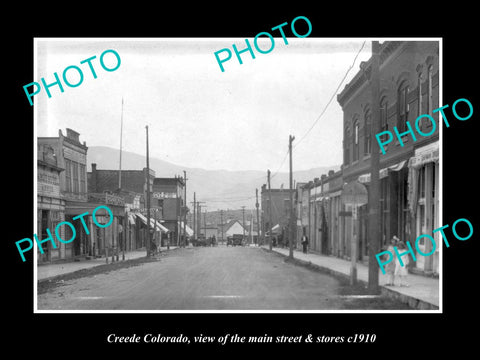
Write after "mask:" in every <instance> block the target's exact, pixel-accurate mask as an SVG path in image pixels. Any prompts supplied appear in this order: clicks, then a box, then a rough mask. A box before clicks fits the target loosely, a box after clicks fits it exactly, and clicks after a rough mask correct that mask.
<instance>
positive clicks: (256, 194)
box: [255, 189, 260, 244]
mask: <svg viewBox="0 0 480 360" xmlns="http://www.w3.org/2000/svg"><path fill="white" fill-rule="evenodd" d="M255 199H256V202H255V207H256V208H257V244H258V243H259V242H260V214H259V212H258V189H255Z"/></svg>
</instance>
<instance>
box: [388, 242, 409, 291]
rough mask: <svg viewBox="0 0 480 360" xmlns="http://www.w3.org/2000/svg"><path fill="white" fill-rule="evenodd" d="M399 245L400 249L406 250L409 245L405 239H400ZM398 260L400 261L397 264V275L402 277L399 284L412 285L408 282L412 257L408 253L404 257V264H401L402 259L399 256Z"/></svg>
mask: <svg viewBox="0 0 480 360" xmlns="http://www.w3.org/2000/svg"><path fill="white" fill-rule="evenodd" d="M397 247H398V249H399V250H405V249H406V248H407V245H406V244H405V243H404V242H403V241H399V243H398V245H397ZM396 261H397V262H398V263H397V264H396V266H395V276H397V277H398V278H400V281H399V285H400V286H410V285H409V284H408V283H407V275H408V269H407V265H408V264H409V262H410V258H409V257H408V255H407V256H405V257H404V258H402V262H403V266H401V265H400V261H399V259H398V257H397V259H396ZM392 285H393V284H392Z"/></svg>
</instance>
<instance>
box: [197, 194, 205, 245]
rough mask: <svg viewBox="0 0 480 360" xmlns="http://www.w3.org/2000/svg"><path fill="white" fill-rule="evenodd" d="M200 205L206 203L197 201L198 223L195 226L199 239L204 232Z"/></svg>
mask: <svg viewBox="0 0 480 360" xmlns="http://www.w3.org/2000/svg"><path fill="white" fill-rule="evenodd" d="M200 204H205V202H204V201H197V223H196V224H195V226H197V237H199V236H200V233H201V230H202V205H200Z"/></svg>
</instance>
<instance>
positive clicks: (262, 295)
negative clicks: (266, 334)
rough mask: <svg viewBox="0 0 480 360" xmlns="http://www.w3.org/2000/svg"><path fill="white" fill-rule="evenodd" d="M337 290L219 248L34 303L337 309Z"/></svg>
mask: <svg viewBox="0 0 480 360" xmlns="http://www.w3.org/2000/svg"><path fill="white" fill-rule="evenodd" d="M342 286H343V285H342V284H341V283H340V281H339V280H337V279H336V278H334V277H332V276H330V275H326V274H322V273H319V272H315V271H312V270H309V269H306V268H303V267H301V266H296V265H294V264H292V263H288V262H285V261H284V258H282V257H280V256H279V255H276V254H272V253H268V252H266V251H264V250H262V249H259V248H253V247H223V246H219V247H213V248H210V247H209V248H184V249H177V250H175V251H172V252H170V253H168V255H166V256H161V257H160V259H159V261H156V262H145V263H142V264H140V265H139V266H133V267H128V268H121V269H117V270H115V271H111V272H108V273H101V274H97V275H95V276H89V277H81V278H77V279H72V280H67V281H65V282H64V283H63V284H62V285H60V286H57V287H54V288H52V289H50V290H48V291H47V292H45V293H42V294H39V295H38V298H37V299H38V309H39V310H303V309H315V310H326V309H333V310H335V309H338V310H340V309H345V308H346V305H348V302H349V301H351V300H349V299H348V298H344V297H342V296H341V289H342ZM385 301H386V302H388V304H387V305H386V306H387V307H391V306H399V305H398V304H392V303H390V302H389V300H386V299H385ZM350 305H351V304H350ZM360 306H363V305H360ZM382 306H384V304H383V305H382ZM349 308H351V307H349Z"/></svg>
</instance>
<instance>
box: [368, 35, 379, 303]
mask: <svg viewBox="0 0 480 360" xmlns="http://www.w3.org/2000/svg"><path fill="white" fill-rule="evenodd" d="M379 48H380V45H379V42H378V41H372V72H371V78H370V81H371V84H370V87H371V94H372V99H371V102H372V139H373V138H374V136H375V134H378V133H379V132H381V131H382V130H381V124H380V99H379V93H380V74H379V67H380V59H379V57H380V56H379ZM379 151H380V148H379V145H378V142H377V141H372V155H371V158H370V161H371V170H370V172H371V175H370V189H369V192H368V195H369V198H368V207H369V214H368V216H369V219H368V220H369V221H368V229H369V236H368V238H369V240H370V241H369V244H370V246H369V261H368V290H369V292H370V293H372V294H376V293H378V291H379V286H378V264H377V262H376V261H374V259H375V255H376V254H377V253H378V251H379V248H380V239H381V236H380V235H381V233H380V179H379V170H380V154H379Z"/></svg>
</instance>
